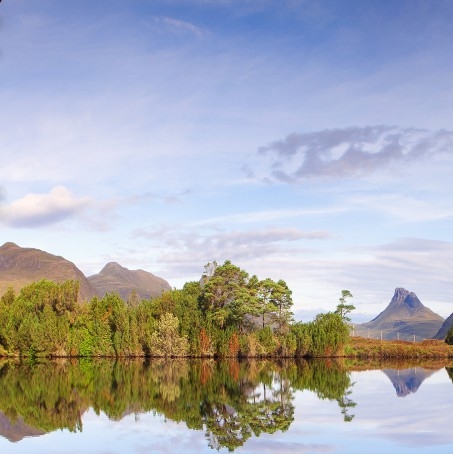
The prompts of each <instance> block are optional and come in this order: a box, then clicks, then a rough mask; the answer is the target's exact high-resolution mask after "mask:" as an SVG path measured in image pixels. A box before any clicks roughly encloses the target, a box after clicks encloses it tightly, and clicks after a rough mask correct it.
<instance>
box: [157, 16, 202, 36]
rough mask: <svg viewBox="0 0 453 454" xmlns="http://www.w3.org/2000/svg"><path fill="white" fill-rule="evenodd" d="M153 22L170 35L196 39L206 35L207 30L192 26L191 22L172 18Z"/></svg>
mask: <svg viewBox="0 0 453 454" xmlns="http://www.w3.org/2000/svg"><path fill="white" fill-rule="evenodd" d="M154 21H155V22H156V23H157V24H158V25H161V26H163V27H165V28H166V29H167V30H169V31H170V32H172V33H175V34H178V35H194V36H197V37H202V36H204V35H206V34H208V33H209V32H208V30H207V29H205V28H203V27H200V26H198V25H194V24H192V23H191V22H187V21H184V20H181V19H176V18H174V17H156V18H155V19H154Z"/></svg>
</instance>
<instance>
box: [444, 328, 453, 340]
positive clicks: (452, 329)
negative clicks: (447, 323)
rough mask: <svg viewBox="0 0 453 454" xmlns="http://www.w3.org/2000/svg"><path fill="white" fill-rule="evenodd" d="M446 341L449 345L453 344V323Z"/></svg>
mask: <svg viewBox="0 0 453 454" xmlns="http://www.w3.org/2000/svg"><path fill="white" fill-rule="evenodd" d="M445 343H446V344H448V345H453V325H452V326H451V328H450V329H449V330H448V333H447V336H446V337H445Z"/></svg>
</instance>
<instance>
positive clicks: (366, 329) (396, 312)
mask: <svg viewBox="0 0 453 454" xmlns="http://www.w3.org/2000/svg"><path fill="white" fill-rule="evenodd" d="M443 322H444V319H443V318H442V317H441V316H440V315H438V314H436V313H435V312H433V311H432V310H431V309H428V308H427V307H426V306H424V305H423V304H422V303H421V301H420V300H419V299H418V298H417V295H415V293H413V292H409V291H407V290H405V289H404V288H397V289H396V290H395V294H394V295H393V298H392V300H391V301H390V303H389V305H388V306H387V307H386V308H385V310H384V311H382V312H381V313H380V314H379V315H378V316H377V317H376V318H374V319H373V320H371V321H370V322H367V323H362V324H360V325H357V326H356V327H355V332H356V334H357V335H360V336H364V337H379V336H380V335H381V332H382V337H383V339H397V338H398V337H399V339H402V340H404V339H406V340H412V339H413V336H414V335H415V336H416V339H417V340H420V339H431V338H433V337H434V336H435V335H436V333H437V332H438V331H439V329H440V327H441V326H442V323H443Z"/></svg>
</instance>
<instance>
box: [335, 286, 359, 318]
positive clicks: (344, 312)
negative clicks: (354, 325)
mask: <svg viewBox="0 0 453 454" xmlns="http://www.w3.org/2000/svg"><path fill="white" fill-rule="evenodd" d="M347 298H352V293H351V292H350V291H349V290H342V291H341V297H340V298H339V301H340V302H339V304H338V305H337V308H336V310H335V313H336V314H338V315H339V316H340V317H341V318H342V320H343V321H344V322H350V321H351V319H350V318H349V317H348V314H349V313H350V312H351V311H353V310H354V309H355V306H354V305H353V304H347V302H346V299H347Z"/></svg>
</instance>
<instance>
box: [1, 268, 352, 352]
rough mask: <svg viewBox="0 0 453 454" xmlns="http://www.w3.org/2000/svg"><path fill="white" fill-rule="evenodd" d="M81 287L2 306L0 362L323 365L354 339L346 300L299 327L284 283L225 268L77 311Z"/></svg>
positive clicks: (72, 284)
mask: <svg viewBox="0 0 453 454" xmlns="http://www.w3.org/2000/svg"><path fill="white" fill-rule="evenodd" d="M78 289H79V284H78V282H77V281H67V282H64V283H55V282H51V281H47V280H41V281H39V282H35V283H32V284H30V285H27V286H26V287H24V288H22V289H21V290H20V292H18V294H16V293H15V292H14V291H13V289H12V288H10V289H8V291H7V292H6V293H4V294H3V296H2V297H1V299H0V356H22V357H23V356H28V357H67V356H71V357H72V356H73V357H95V356H110V357H139V356H146V357H318V356H335V355H339V354H341V353H342V350H343V348H344V346H345V344H346V342H347V339H348V337H349V328H348V325H347V320H348V318H347V316H346V314H347V313H348V312H350V310H351V309H352V308H353V306H352V305H348V304H346V298H348V297H350V296H352V295H351V294H350V293H349V291H343V293H342V297H341V298H340V304H339V305H338V307H337V310H336V311H335V312H329V313H324V314H319V315H318V316H317V317H316V318H315V320H313V321H311V322H309V323H302V322H294V320H293V314H292V312H291V309H292V305H293V301H292V296H291V290H290V289H289V288H288V286H287V284H286V283H285V282H284V281H283V280H279V281H273V280H272V279H269V278H266V279H264V280H259V279H258V278H257V277H256V276H254V275H253V276H250V275H249V274H248V273H247V272H246V271H244V270H243V269H241V268H239V267H238V266H236V265H234V264H232V263H231V262H230V261H226V262H225V263H224V264H223V265H217V264H216V263H215V262H214V263H208V264H207V265H206V266H205V272H204V274H203V276H202V278H201V279H200V281H199V282H188V283H186V284H185V285H184V287H183V288H182V289H173V290H170V291H167V292H164V293H163V294H162V295H161V296H160V297H157V298H153V299H149V300H139V299H138V298H137V296H136V295H134V293H132V294H131V296H130V297H129V299H128V300H127V301H123V300H122V299H121V298H120V297H119V295H118V294H115V293H111V294H107V295H105V296H104V297H103V298H98V297H95V298H93V299H91V301H86V302H85V303H82V304H80V303H79V302H78Z"/></svg>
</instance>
